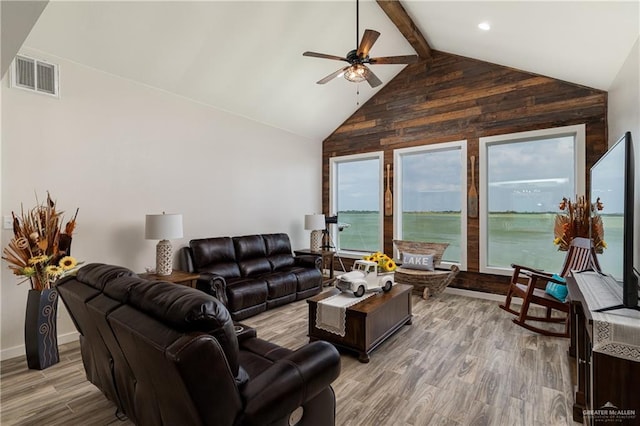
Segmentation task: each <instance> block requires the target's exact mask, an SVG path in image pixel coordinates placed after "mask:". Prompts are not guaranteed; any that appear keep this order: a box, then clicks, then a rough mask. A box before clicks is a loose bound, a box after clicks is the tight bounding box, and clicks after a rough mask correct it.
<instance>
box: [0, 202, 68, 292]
mask: <svg viewBox="0 0 640 426" xmlns="http://www.w3.org/2000/svg"><path fill="white" fill-rule="evenodd" d="M63 213H64V212H61V211H58V210H56V203H55V201H53V200H52V199H51V195H50V194H49V193H48V192H47V200H46V202H44V203H42V204H41V203H40V202H38V197H37V196H36V206H35V207H34V208H32V209H31V210H27V211H25V210H24V208H23V207H22V206H21V211H20V215H19V216H17V215H16V214H15V213H13V212H11V214H12V216H13V238H11V241H10V242H9V244H8V246H7V247H5V248H4V249H3V250H2V254H3V256H2V259H4V260H6V261H7V262H8V263H9V269H11V271H13V273H14V275H17V276H20V277H24V279H23V280H22V281H20V282H19V283H18V284H22V283H23V282H25V281H27V280H29V281H30V282H31V288H32V289H33V290H40V291H41V290H44V289H48V288H51V287H52V286H53V283H55V281H56V280H57V279H59V278H61V277H63V276H64V275H67V274H69V273H71V272H73V271H74V270H76V269H77V267H78V266H79V265H80V264H79V263H78V261H77V260H76V259H75V258H73V257H72V256H69V251H70V248H71V236H72V234H73V231H74V230H75V227H76V217H77V216H78V209H76V212H75V214H74V216H73V218H72V219H71V220H69V221H68V222H67V223H66V225H65V227H64V230H63V229H62V215H63Z"/></svg>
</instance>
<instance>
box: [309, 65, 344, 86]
mask: <svg viewBox="0 0 640 426" xmlns="http://www.w3.org/2000/svg"><path fill="white" fill-rule="evenodd" d="M350 66H351V65H349V66H346V67H344V68H341V69H339V70H338V71H335V72H332V73H331V74H329V75H328V76H326V77H325V78H323V79H322V80H318V81H317V82H316V84H325V83H328V82H329V81H331V80H333V79H334V78H336V77H337V76H339V75H340V74H344V72H345V71H346V70H348V69H349V67H350Z"/></svg>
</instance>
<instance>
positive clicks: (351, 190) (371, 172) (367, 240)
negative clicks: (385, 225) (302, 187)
mask: <svg viewBox="0 0 640 426" xmlns="http://www.w3.org/2000/svg"><path fill="white" fill-rule="evenodd" d="M381 163H382V160H381V153H375V154H368V155H356V156H347V157H335V158H332V159H331V162H330V164H331V174H332V180H331V181H332V183H333V185H332V188H331V199H332V206H331V209H332V212H337V214H338V224H337V225H331V228H332V229H330V231H331V233H332V236H333V240H334V245H335V246H336V248H337V249H338V250H340V251H343V252H344V251H352V252H375V251H380V250H382V214H381V211H382V210H381V189H380V183H381V182H382V176H381Z"/></svg>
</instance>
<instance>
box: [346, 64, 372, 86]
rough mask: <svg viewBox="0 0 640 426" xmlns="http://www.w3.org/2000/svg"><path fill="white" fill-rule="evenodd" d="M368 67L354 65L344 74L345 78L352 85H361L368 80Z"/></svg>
mask: <svg viewBox="0 0 640 426" xmlns="http://www.w3.org/2000/svg"><path fill="white" fill-rule="evenodd" d="M367 71H368V70H367V67H365V66H364V65H362V64H353V65H351V66H350V67H349V69H348V70H346V71H345V72H344V78H345V79H346V80H348V81H351V82H352V83H361V82H363V81H365V80H366V79H367Z"/></svg>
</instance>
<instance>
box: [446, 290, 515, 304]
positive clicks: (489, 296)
mask: <svg viewBox="0 0 640 426" xmlns="http://www.w3.org/2000/svg"><path fill="white" fill-rule="evenodd" d="M444 291H445V293H449V294H455V295H457V296H466V297H475V298H476V299H485V300H492V301H494V302H504V300H505V296H503V295H501V294H494V293H485V292H483V291H474V290H465V289H463V288H454V287H447V288H445V289H444ZM511 303H513V304H514V305H522V299H521V298H519V297H513V298H512V299H511Z"/></svg>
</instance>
